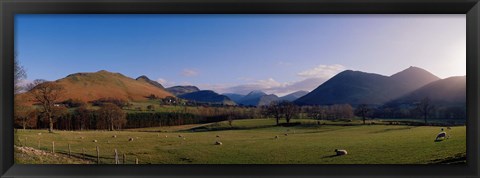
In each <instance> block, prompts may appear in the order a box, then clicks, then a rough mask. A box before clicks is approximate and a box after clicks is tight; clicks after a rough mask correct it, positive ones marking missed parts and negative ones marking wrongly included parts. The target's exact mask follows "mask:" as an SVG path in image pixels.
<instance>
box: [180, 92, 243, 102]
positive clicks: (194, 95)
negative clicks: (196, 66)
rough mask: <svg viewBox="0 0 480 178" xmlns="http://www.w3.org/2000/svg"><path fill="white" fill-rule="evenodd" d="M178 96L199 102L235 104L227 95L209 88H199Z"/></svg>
mask: <svg viewBox="0 0 480 178" xmlns="http://www.w3.org/2000/svg"><path fill="white" fill-rule="evenodd" d="M178 97H179V98H182V99H186V100H190V101H195V102H199V103H210V104H223V105H236V103H235V102H233V101H232V100H230V98H228V97H227V96H225V95H219V94H218V93H215V92H214V91H211V90H200V91H196V92H191V93H186V94H182V95H178Z"/></svg>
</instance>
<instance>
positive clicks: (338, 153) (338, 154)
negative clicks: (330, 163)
mask: <svg viewBox="0 0 480 178" xmlns="http://www.w3.org/2000/svg"><path fill="white" fill-rule="evenodd" d="M335 153H337V156H341V155H346V154H348V152H347V150H339V149H335Z"/></svg>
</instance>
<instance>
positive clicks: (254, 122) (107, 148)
mask: <svg viewBox="0 0 480 178" xmlns="http://www.w3.org/2000/svg"><path fill="white" fill-rule="evenodd" d="M294 121H295V122H301V123H302V124H300V125H296V126H291V127H283V126H275V121H274V120H273V119H250V120H236V121H234V122H233V126H232V127H231V126H230V125H228V122H219V123H212V124H202V125H186V126H174V127H161V128H145V129H132V130H125V131H112V132H108V131H73V132H72V131H56V132H55V133H53V134H49V133H48V132H47V131H46V130H18V131H17V133H16V136H17V145H22V146H25V144H26V146H27V147H33V148H38V143H39V142H40V149H41V150H47V151H49V150H51V147H52V141H55V149H56V150H57V152H59V153H64V154H66V153H68V144H70V145H71V148H72V152H73V154H74V156H75V157H78V158H80V157H81V153H82V148H84V149H85V152H86V155H87V158H88V159H90V160H95V159H96V151H95V148H96V146H98V147H99V148H100V157H101V163H102V164H112V163H114V159H113V157H114V149H117V150H118V152H119V155H120V160H121V161H122V157H121V156H122V155H123V154H126V155H127V163H128V164H133V163H134V161H135V158H138V159H139V162H140V164H429V163H451V162H452V161H454V160H457V161H458V160H461V159H462V157H464V156H465V153H466V127H465V126H457V127H452V129H451V130H446V131H447V133H449V134H450V135H451V137H450V138H449V139H447V140H445V141H441V142H434V139H435V136H436V134H437V133H438V132H440V128H441V127H433V126H405V125H361V124H358V122H356V121H355V122H354V123H357V124H352V125H348V126H346V125H342V124H338V125H335V124H327V125H317V124H315V123H316V121H313V120H294ZM285 134H287V135H285ZM113 135H116V136H117V137H116V138H113V137H112V136H113ZM179 135H181V136H182V137H179ZM217 136H219V137H217ZM275 136H278V137H279V138H278V139H277V138H275ZM82 138H83V139H82ZM129 138H133V139H134V140H133V141H131V142H130V141H128V139H129ZM25 140H26V141H25ZM93 140H97V142H93ZM216 141H220V142H222V143H223V144H222V145H215V142H216ZM337 148H338V149H346V150H347V151H348V155H345V156H335V153H334V150H335V149H337ZM19 162H21V161H19Z"/></svg>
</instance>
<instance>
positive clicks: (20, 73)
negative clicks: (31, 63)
mask: <svg viewBox="0 0 480 178" xmlns="http://www.w3.org/2000/svg"><path fill="white" fill-rule="evenodd" d="M13 62H14V65H15V67H14V71H13V72H14V75H13V77H14V83H15V87H14V93H15V94H18V93H20V92H21V91H22V86H21V85H20V83H21V82H22V81H23V80H25V79H26V78H27V73H26V72H25V68H24V67H23V66H22V65H20V62H18V60H17V58H16V57H15V59H14V60H13Z"/></svg>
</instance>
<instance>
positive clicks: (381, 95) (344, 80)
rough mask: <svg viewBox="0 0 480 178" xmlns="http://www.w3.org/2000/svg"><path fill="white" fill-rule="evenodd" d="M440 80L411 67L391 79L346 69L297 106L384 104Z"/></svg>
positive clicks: (304, 97)
mask: <svg viewBox="0 0 480 178" xmlns="http://www.w3.org/2000/svg"><path fill="white" fill-rule="evenodd" d="M437 80H440V78H438V77H437V76H435V75H433V74H431V73H430V72H428V71H426V70H424V69H421V68H418V67H409V68H408V69H405V70H403V71H401V72H399V73H396V74H394V75H392V76H383V75H379V74H374V73H366V72H361V71H352V70H346V71H343V72H341V73H339V74H337V75H335V76H334V77H332V78H331V79H329V80H327V81H326V82H324V83H323V84H321V85H320V86H318V87H317V88H316V89H314V90H313V91H312V92H310V93H308V94H306V95H305V96H303V97H301V98H299V99H297V100H295V103H297V104H299V105H331V104H346V103H348V104H351V105H354V106H356V105H359V104H369V105H382V104H384V103H386V102H389V101H391V100H394V99H396V98H398V97H401V96H403V95H406V94H408V93H409V92H412V91H414V90H416V89H418V88H420V87H422V86H424V85H426V84H429V83H431V82H434V81H437Z"/></svg>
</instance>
